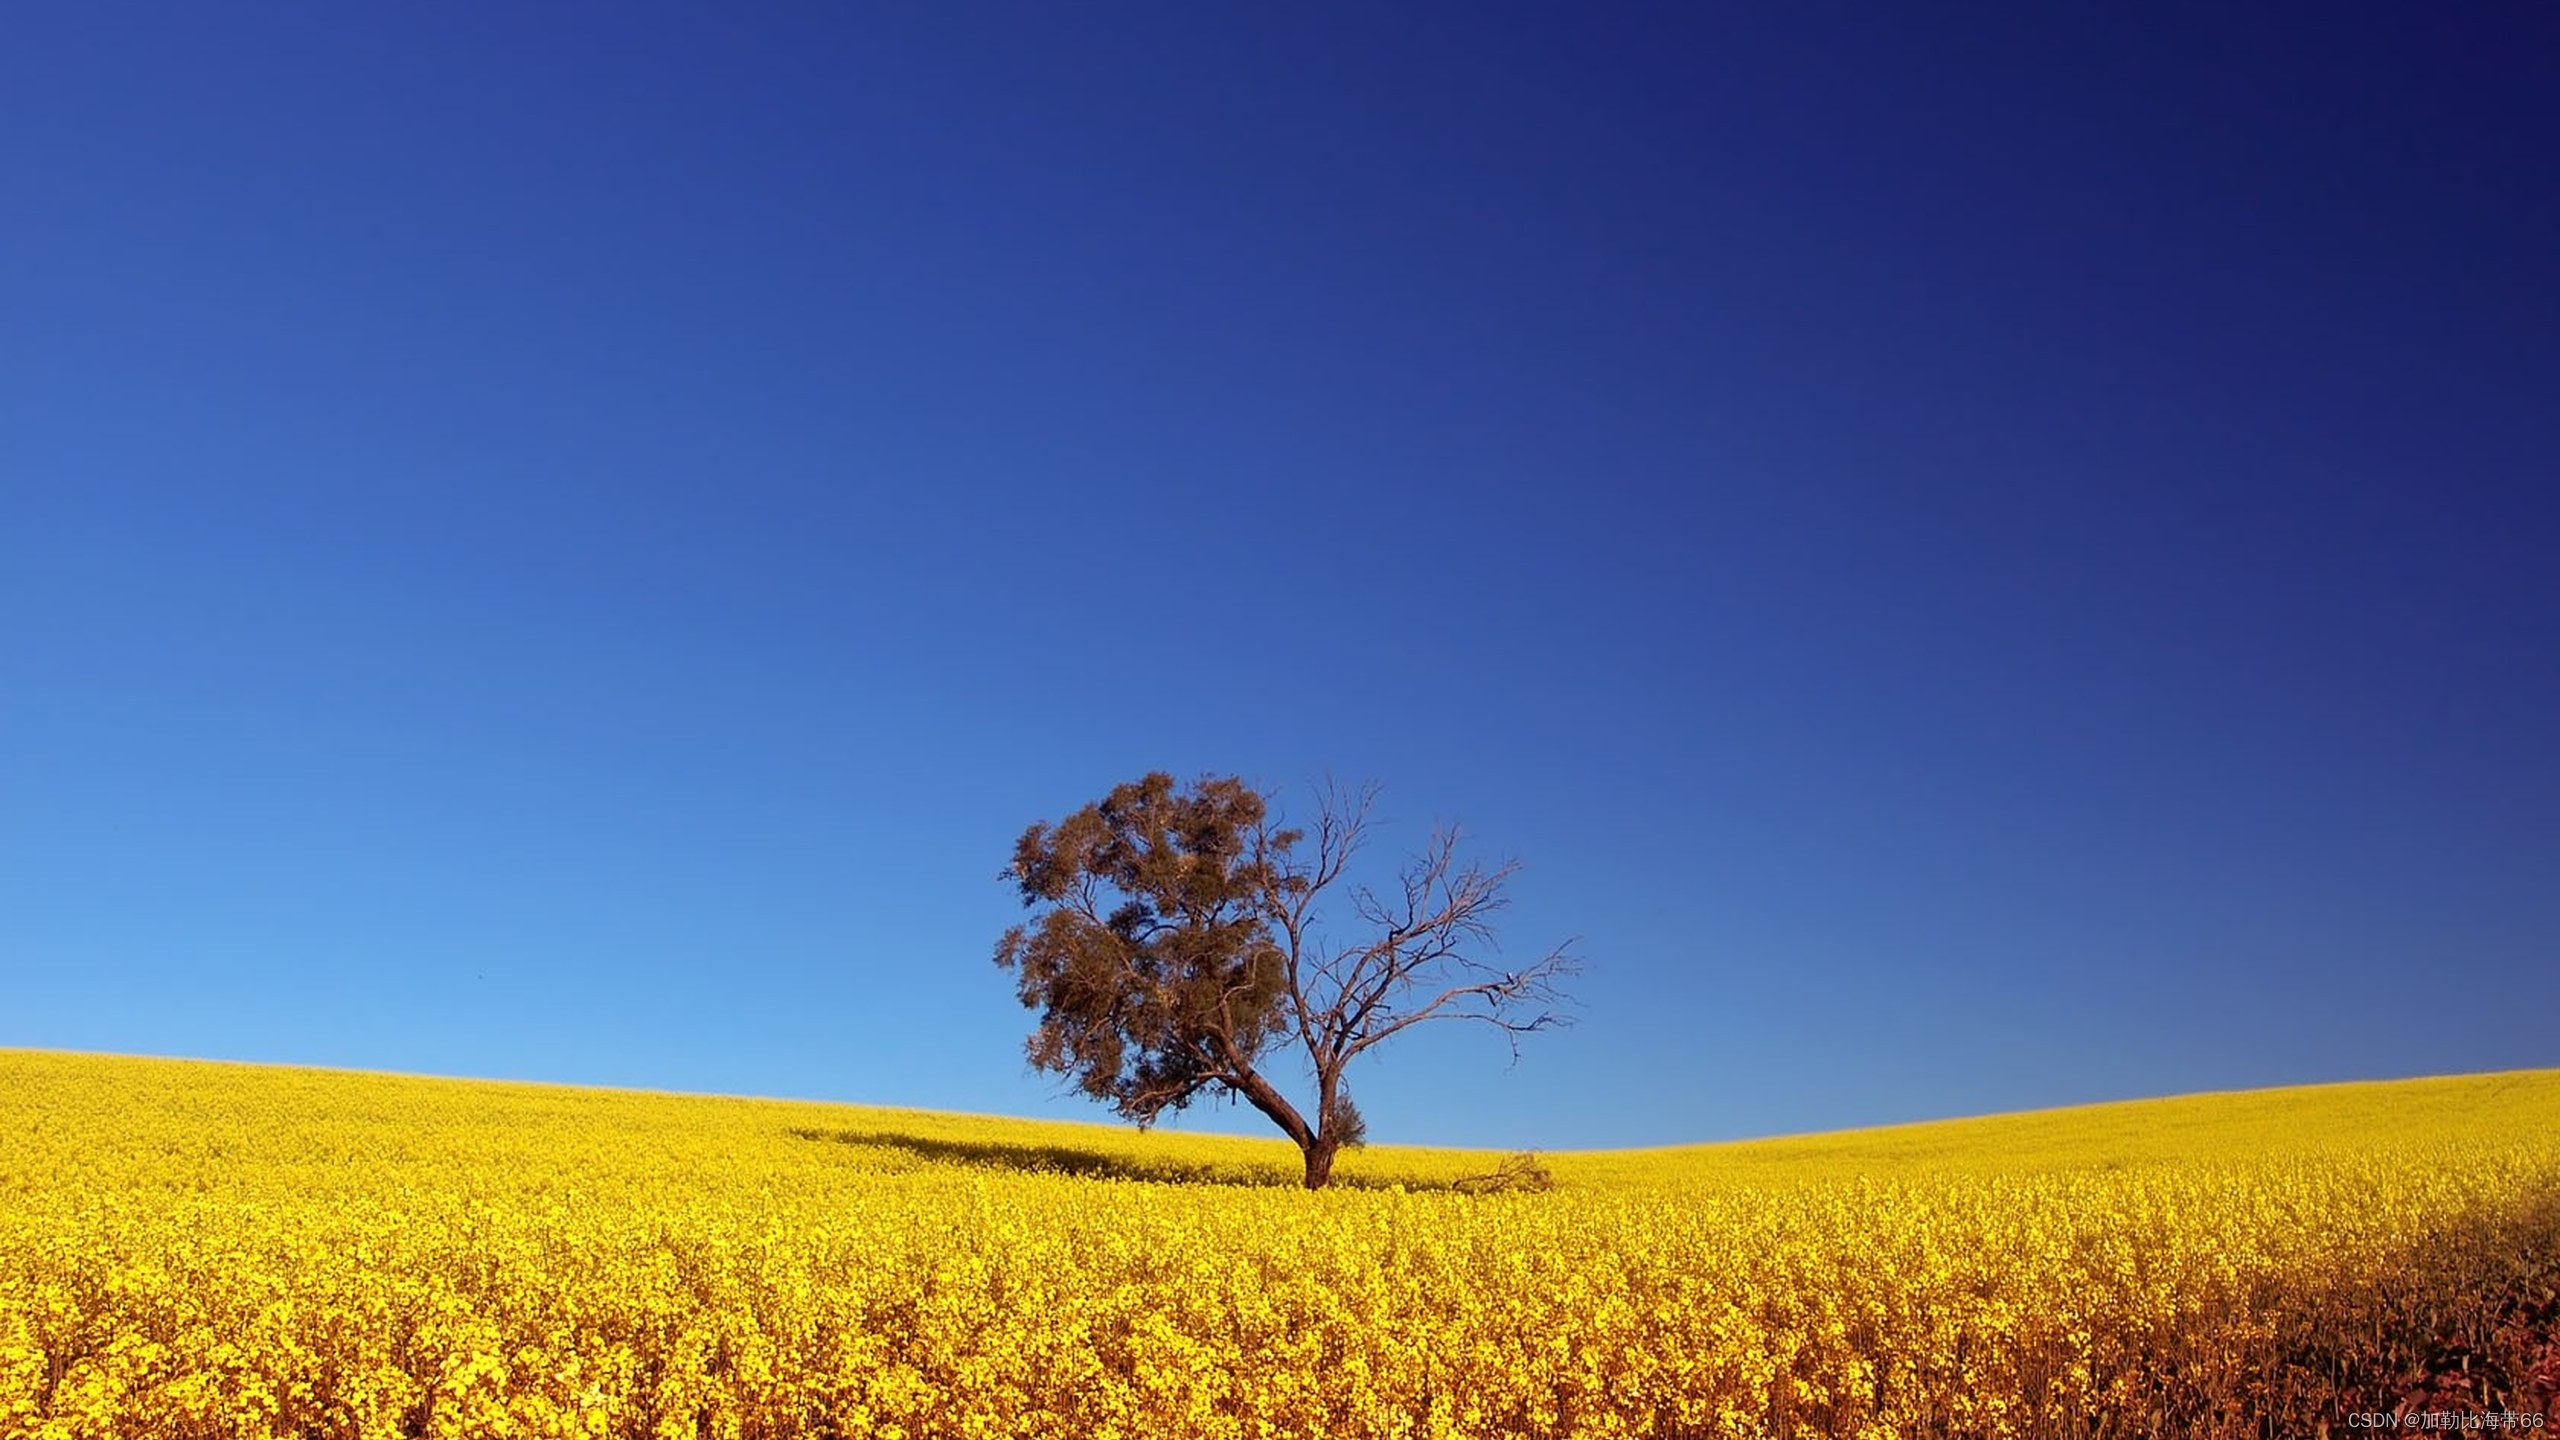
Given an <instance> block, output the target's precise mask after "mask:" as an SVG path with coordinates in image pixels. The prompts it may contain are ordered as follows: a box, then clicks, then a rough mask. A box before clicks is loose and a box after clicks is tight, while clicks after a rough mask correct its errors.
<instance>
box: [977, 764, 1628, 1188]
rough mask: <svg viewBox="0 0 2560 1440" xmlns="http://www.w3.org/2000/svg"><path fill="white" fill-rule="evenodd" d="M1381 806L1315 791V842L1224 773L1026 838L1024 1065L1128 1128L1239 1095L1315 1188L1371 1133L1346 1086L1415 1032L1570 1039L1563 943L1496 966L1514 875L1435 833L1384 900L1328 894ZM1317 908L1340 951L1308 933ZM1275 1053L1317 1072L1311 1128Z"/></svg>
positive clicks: (1154, 782)
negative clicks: (1277, 1133)
mask: <svg viewBox="0 0 2560 1440" xmlns="http://www.w3.org/2000/svg"><path fill="white" fill-rule="evenodd" d="M1377 793H1378V792H1377V787H1376V786H1374V785H1370V786H1364V787H1362V788H1360V789H1358V790H1356V791H1352V792H1348V793H1346V792H1343V791H1341V790H1338V789H1334V788H1331V787H1328V788H1326V789H1325V790H1324V791H1322V792H1321V793H1320V795H1319V797H1318V805H1317V811H1316V816H1315V821H1314V834H1313V835H1312V836H1309V835H1308V834H1307V833H1306V832H1305V831H1301V830H1292V829H1284V828H1282V827H1281V826H1280V824H1279V823H1278V821H1277V820H1276V819H1275V818H1274V817H1273V814H1272V807H1271V804H1270V801H1269V798H1268V797H1267V796H1265V795H1263V794H1262V793H1260V792H1259V791H1256V790H1255V789H1253V787H1251V786H1249V785H1247V784H1245V782H1244V781H1242V780H1240V779H1237V778H1235V777H1234V776H1227V777H1225V778H1219V777H1215V776H1205V777H1203V778H1201V779H1200V780H1198V781H1196V782H1195V783H1193V784H1192V785H1190V786H1189V787H1188V788H1178V787H1177V786H1176V785H1175V783H1174V780H1173V777H1172V776H1170V775H1165V774H1161V773H1159V774H1151V775H1149V776H1147V777H1146V778H1145V779H1143V780H1138V781H1134V782H1132V783H1130V784H1126V785H1122V786H1119V787H1118V788H1116V789H1114V790H1113V791H1112V792H1111V793H1110V794H1109V795H1107V796H1105V797H1103V799H1102V800H1100V801H1099V802H1097V803H1095V804H1091V805H1087V806H1085V807H1084V808H1083V809H1081V810H1078V811H1077V812H1076V813H1074V814H1073V815H1070V816H1068V817H1067V818H1066V819H1064V820H1062V821H1060V822H1058V823H1057V824H1056V825H1049V824H1046V823H1042V824H1036V825H1033V826H1032V827H1031V828H1030V829H1028V830H1025V831H1024V832H1022V838H1021V840H1019V841H1018V842H1016V843H1015V845H1014V849H1013V863H1012V864H1011V865H1008V866H1006V867H1005V869H1004V870H1003V872H1002V874H1001V878H1003V879H1005V880H1009V881H1012V882H1014V883H1015V884H1016V885H1018V886H1019V887H1020V888H1021V891H1022V903H1023V905H1024V906H1025V907H1026V908H1038V907H1046V909H1045V910H1044V912H1043V913H1042V914H1041V915H1040V916H1039V917H1038V918H1037V919H1036V920H1035V921H1034V922H1032V923H1030V924H1025V925H1017V926H1015V927H1013V928H1012V929H1010V930H1008V931H1006V932H1005V934H1004V938H1003V940H1001V941H1000V942H998V943H997V945H996V957H995V958H996V963H997V964H998V965H1001V966H1003V967H1005V968H1006V969H1008V970H1013V971H1015V972H1017V976H1018V979H1019V981H1020V986H1019V988H1020V992H1021V996H1022V1003H1023V1006H1024V1008H1026V1009H1031V1010H1038V1011H1040V1012H1041V1015H1040V1024H1039V1028H1038V1029H1037V1030H1035V1031H1033V1032H1032V1035H1031V1039H1030V1043H1029V1045H1028V1047H1027V1048H1028V1050H1029V1052H1030V1057H1031V1063H1032V1064H1033V1065H1035V1066H1038V1067H1039V1068H1040V1069H1043V1070H1048V1071H1052V1072H1055V1073H1058V1074H1061V1075H1065V1076H1067V1077H1069V1078H1071V1079H1072V1080H1073V1081H1074V1082H1075V1085H1076V1087H1077V1088H1078V1089H1081V1090H1082V1091H1084V1092H1085V1093H1086V1094H1088V1095H1091V1096H1093V1097H1094V1098H1096V1099H1099V1100H1108V1101H1110V1102H1111V1104H1112V1106H1113V1107H1114V1108H1115V1109H1117V1110H1118V1111H1119V1113H1120V1114H1121V1115H1122V1116H1123V1117H1124V1118H1126V1119H1130V1120H1135V1121H1137V1122H1138V1123H1139V1124H1140V1125H1146V1124H1150V1123H1152V1122H1153V1121H1155V1120H1156V1119H1157V1118H1158V1117H1160V1116H1162V1115H1163V1114H1164V1113H1165V1112H1166V1111H1168V1110H1179V1109H1181V1108H1182V1107H1184V1106H1185V1105H1188V1104H1190V1103H1191V1102H1192V1101H1193V1100H1194V1099H1196V1098H1198V1097H1199V1096H1200V1095H1201V1094H1202V1093H1204V1092H1216V1093H1221V1094H1228V1095H1240V1096H1242V1097H1243V1098H1244V1100H1245V1103H1247V1104H1249V1105H1251V1106H1252V1107H1253V1108H1254V1109H1256V1110H1259V1111H1261V1112H1262V1113H1263V1114H1264V1115H1265V1116H1267V1117H1269V1119H1270V1121H1271V1123H1272V1124H1274V1125H1277V1126H1279V1127H1280V1129H1281V1131H1282V1132H1283V1133H1285V1134H1286V1135H1287V1136H1288V1137H1289V1138H1290V1139H1291V1140H1293V1141H1295V1142H1297V1146H1298V1149H1299V1150H1300V1152H1302V1153H1303V1154H1304V1155H1305V1157H1306V1166H1307V1171H1306V1185H1307V1188H1308V1189H1310V1190H1321V1189H1323V1188H1324V1186H1325V1184H1326V1183H1327V1182H1328V1181H1330V1180H1331V1179H1332V1177H1333V1161H1334V1156H1335V1155H1336V1154H1337V1153H1338V1152H1339V1151H1341V1149H1342V1148H1343V1147H1344V1146H1346V1145H1357V1144H1359V1143H1361V1140H1362V1139H1363V1136H1364V1133H1365V1127H1364V1126H1363V1124H1362V1122H1361V1119H1360V1112H1359V1111H1358V1110H1357V1109H1356V1108H1354V1107H1353V1105H1352V1103H1351V1094H1350V1091H1349V1090H1347V1089H1346V1088H1344V1085H1343V1078H1342V1077H1343V1071H1344V1069H1345V1068H1346V1067H1348V1066H1349V1065H1350V1063H1351V1061H1352V1060H1353V1059H1354V1058H1355V1057H1357V1056H1359V1055H1360V1054H1361V1053H1362V1052H1363V1051H1366V1050H1368V1049H1369V1048H1370V1047H1372V1046H1375V1045H1377V1044H1380V1043H1381V1042H1383V1041H1385V1040H1386V1039H1388V1038H1389V1037H1391V1036H1393V1035H1396V1034H1398V1033H1400V1032H1402V1031H1404V1030H1406V1029H1408V1028H1410V1027H1412V1026H1415V1025H1419V1024H1421V1023H1422V1022H1423V1021H1425V1020H1473V1021H1478V1022H1480V1023H1483V1024H1486V1025H1490V1026H1492V1027H1494V1028H1495V1029H1497V1030H1499V1031H1501V1032H1502V1033H1503V1034H1504V1036H1505V1037H1506V1038H1507V1039H1509V1040H1510V1042H1511V1045H1512V1050H1513V1054H1514V1056H1515V1057H1516V1056H1517V1054H1518V1050H1519V1039H1520V1037H1521V1036H1522V1035H1525V1034H1528V1033H1530V1032H1531V1031H1535V1030H1545V1029H1548V1028H1551V1027H1553V1026H1557V1025H1561V1024H1563V1023H1565V1021H1564V1017H1563V1016H1561V1015H1560V1014H1558V1013H1557V1009H1558V1007H1559V1006H1560V1005H1562V1004H1563V1003H1564V997H1563V995H1562V994H1561V992H1559V991H1558V990H1557V989H1556V988H1555V987H1556V983H1557V982H1558V981H1560V980H1562V979H1564V978H1566V977H1568V976H1570V975H1572V974H1574V973H1575V972H1576V969H1577V963H1576V960H1575V957H1574V956H1572V955H1571V954H1570V953H1569V950H1570V942H1568V944H1566V945H1560V946H1558V947H1556V948H1555V949H1553V950H1550V951H1548V952H1547V953H1546V954H1545V955H1544V956H1542V957H1541V958H1539V959H1538V960H1536V961H1534V962H1532V963H1530V964H1528V965H1523V966H1517V967H1513V966H1505V965H1501V964H1498V963H1496V961H1495V959H1494V958H1493V957H1494V956H1495V954H1496V953H1497V952H1496V951H1495V948H1494V944H1493V928H1492V925H1491V923H1490V921H1491V919H1492V916H1493V914H1494V912H1496V911H1498V910H1500V909H1501V908H1502V907H1503V906H1504V904H1506V903H1507V897H1506V896H1505V894H1504V886H1505V885H1506V884H1507V883H1508V882H1509V880H1510V878H1511V876H1512V874H1513V873H1514V872H1515V871H1516V870H1517V869H1518V868H1519V865H1518V862H1517V861H1506V862H1504V863H1502V864H1499V865H1495V866H1492V867H1490V868H1487V867H1486V866H1484V865H1481V864H1478V863H1476V862H1473V861H1462V860H1461V859H1460V857H1459V854H1458V832H1457V831H1456V829H1455V828H1453V827H1443V828H1441V829H1439V830H1436V831H1434V832H1433V834H1432V836H1431V838H1430V840H1429V841H1428V842H1427V843H1426V844H1425V845H1424V846H1423V847H1422V849H1421V850H1420V851H1419V852H1417V853H1416V854H1415V855H1413V856H1412V857H1411V858H1410V859H1408V860H1407V861H1406V862H1405V864H1404V865H1403V867H1402V868H1401V869H1400V870H1399V871H1398V872H1397V877H1396V885H1395V887H1394V888H1393V889H1392V890H1387V891H1383V892H1382V891H1378V890H1373V889H1371V888H1369V887H1367V886H1365V885H1360V884H1357V883H1352V884H1349V885H1348V886H1347V887H1346V886H1343V885H1342V881H1343V873H1344V870H1345V867H1346V866H1347V865H1348V864H1349V863H1350V861H1351V858H1352V856H1353V855H1354V853H1356V852H1357V851H1358V850H1359V849H1360V848H1361V844H1362V842H1363V840H1364V839H1365V838H1366V833H1367V830H1368V827H1369V823H1370V822H1369V812H1370V808H1371V806H1372V804H1373V803H1374V802H1375V800H1376V798H1377ZM1310 840H1312V849H1311V852H1310V851H1302V850H1301V849H1300V848H1299V847H1300V846H1302V845H1305V844H1307V843H1308V842H1309V841H1310ZM1329 894H1338V895H1339V896H1340V898H1341V900H1342V901H1343V902H1344V906H1345V908H1347V910H1348V912H1349V916H1350V922H1349V924H1348V926H1347V928H1348V929H1349V930H1350V931H1352V932H1355V934H1354V938H1351V939H1348V940H1336V939H1333V938H1331V937H1330V935H1329V933H1326V932H1324V931H1323V930H1322V928H1321V926H1320V923H1319V915H1318V906H1319V902H1321V901H1324V900H1325V899H1326V898H1327V897H1328V895H1329ZM1291 1041H1295V1042H1297V1046H1298V1047H1299V1048H1301V1049H1303V1050H1304V1052H1305V1057H1306V1060H1307V1062H1308V1066H1309V1068H1310V1069H1311V1070H1312V1071H1313V1072H1314V1077H1315V1108H1314V1110H1313V1112H1312V1118H1310V1114H1309V1112H1305V1111H1301V1110H1300V1109H1299V1108H1298V1107H1297V1106H1296V1105H1294V1104H1291V1103H1290V1101H1289V1099H1288V1097H1287V1096H1285V1095H1283V1094H1282V1093H1281V1092H1280V1089H1279V1087H1277V1086H1275V1085H1274V1084H1273V1083H1272V1081H1271V1079H1270V1076H1269V1074H1268V1073H1267V1071H1268V1068H1269V1067H1270V1065H1271V1063H1272V1058H1273V1057H1274V1055H1276V1054H1284V1053H1286V1052H1287V1051H1288V1050H1289V1048H1290V1042H1291Z"/></svg>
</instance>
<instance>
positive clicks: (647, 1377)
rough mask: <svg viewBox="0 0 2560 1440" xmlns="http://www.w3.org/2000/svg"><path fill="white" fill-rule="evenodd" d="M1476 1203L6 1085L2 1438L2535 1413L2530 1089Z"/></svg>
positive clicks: (2543, 1331) (695, 1121)
mask: <svg viewBox="0 0 2560 1440" xmlns="http://www.w3.org/2000/svg"><path fill="white" fill-rule="evenodd" d="M1500 1158H1501V1157H1499V1156H1495V1155H1487V1154H1477V1153H1465V1152H1453V1151H1431V1150H1409V1149H1397V1148H1392V1147H1376V1148H1372V1149H1369V1150H1366V1151H1361V1152H1357V1153H1355V1154H1353V1155H1351V1156H1350V1157H1348V1158H1347V1160H1346V1161H1345V1163H1344V1165H1343V1167H1342V1171H1341V1181H1342V1184H1341V1188H1338V1189H1336V1190H1333V1191H1328V1192H1324V1193H1320V1194H1308V1193H1305V1192H1303V1191H1300V1190H1297V1189H1294V1188H1291V1185H1290V1183H1289V1182H1291V1181H1292V1180H1293V1179H1294V1177H1295V1174H1296V1167H1297V1156H1296V1152H1295V1151H1294V1150H1293V1149H1291V1148H1289V1147H1288V1146H1287V1145H1285V1144H1284V1143H1281V1142H1277V1141H1274V1142H1270V1143H1264V1142H1259V1141H1250V1140H1231V1139H1220V1138H1204V1137H1195V1136H1177V1135H1168V1134H1162V1133H1156V1134H1137V1133H1133V1132H1129V1131H1125V1130H1119V1129H1112V1128H1107V1127H1101V1126H1077V1125H1057V1124H1042V1123H1034V1122H1028V1121H1010V1120H995V1119H977V1118H972V1117H965V1116H955V1115H941V1114H929V1113H921V1112H909V1111H892V1110H877V1109H862V1108H856V1107H849V1106H830V1105H817V1104H803V1103H794V1102H783V1101H762V1100H731V1099H714V1098H702V1097H690V1096H673V1095H654V1094H641V1093H628V1092H613V1091H594V1090H576V1089H566V1088H551V1087H537V1086H526V1085H504V1084H494V1083H478V1082H463V1081H444V1080H428V1079H412V1078H404V1077H393V1076H379V1075H361V1074H342V1073H333V1072H321V1071H308V1070H290V1069H276V1068H263V1067H250V1066H235V1065H217V1064H207V1063H197V1062H183V1061H160V1060H133V1059H117V1058H106V1057H96V1056H77V1055H62V1054H51V1053H38V1052H23V1051H0V1436H5V1437H39V1436H40V1437H47V1440H55V1437H60V1440H71V1437H108V1436H114V1437H125V1436H152V1437H162V1436H166V1437H196V1436H204V1437H213V1436H221V1437H250V1436H259V1437H264V1436H331V1437H340V1436H343V1437H367V1440H371V1437H384V1440H388V1437H395V1436H454V1437H463V1436H471V1437H478V1436H516V1435H523V1436H615V1437H623V1436H629V1437H638V1436H652V1437H678V1436H682V1437H694V1436H719V1437H739V1440H746V1437H785V1436H847V1437H850V1436H883V1437H890V1436H905V1437H926V1436H950V1437H963V1436H969V1437H977V1436H983V1437H1011V1436H1057V1437H1077V1440H1081V1437H1086V1436H1096V1437H1113V1436H1121V1437H1135V1436H1206V1437H1239V1440H1241V1437H1276V1436H1325V1437H1336V1436H1339V1437H1361V1436H1415V1437H1424V1436H1431V1437H1454V1436H1497V1435H1498V1436H1510V1435H1529V1436H1710V1435H1735V1436H1746V1435H1824V1436H1830V1435H1839V1436H1867V1437H1882V1436H1941V1435H1944V1436H2042V1435H2089V1436H2098V1435H2106V1436H2118V1435H2124V1436H2132V1435H2161V1436H2172V1435H2174V1436H2187V1435H2271V1436H2274V1435H2283V1436H2290V1435H2316V1434H2321V1433H2324V1432H2325V1433H2330V1434H2337V1435H2346V1434H2349V1433H2353V1430H2352V1428H2351V1426H2350V1420H2351V1418H2352V1417H2356V1416H2360V1415H2370V1414H2372V1413H2375V1412H2377V1411H2387V1410H2392V1409H2394V1408H2395V1407H2398V1406H2402V1405H2403V1404H2404V1403H2409V1404H2418V1405H2423V1406H2431V1407H2434V1408H2437V1409H2441V1410H2444V1411H2447V1412H2451V1411H2455V1410H2466V1409H2467V1410H2471V1411H2485V1412H2487V1413H2490V1414H2493V1415H2494V1414H2497V1413H2500V1412H2501V1411H2504V1412H2508V1413H2512V1414H2516V1415H2522V1414H2525V1413H2528V1411H2530V1410H2531V1409H2532V1407H2533V1406H2535V1405H2536V1404H2537V1403H2539V1404H2543V1405H2547V1404H2548V1397H2547V1395H2544V1394H2543V1393H2542V1392H2540V1391H2538V1390H2536V1389H2535V1387H2536V1385H2538V1384H2539V1383H2541V1382H2540V1380H2539V1379H2537V1375H2536V1370H2535V1367H2536V1366H2540V1367H2542V1369H2543V1370H2544V1371H2547V1372H2552V1373H2550V1374H2549V1375H2546V1376H2544V1377H2543V1378H2549V1379H2555V1380H2560V1358H2555V1356H2560V1347H2555V1346H2554V1345H2553V1343H2552V1342H2553V1341H2555V1340H2560V1330H2555V1329H2554V1324H2555V1318H2554V1313H2553V1303H2554V1296H2553V1293H2552V1287H2553V1286H2554V1285H2555V1283H2560V1199H2555V1197H2560V1071H2536V1072H2524V1073H2516V1074H2507V1075H2489V1076H2476V1077H2464V1078H2457V1079H2446V1080H2427V1081H2411V1082H2403V1083H2393V1084H2372V1085H2342V1086H2328V1087H2320V1088H2315V1089H2304V1090H2293V1091H2269V1092H2256V1093H2250V1094H2241V1095H2222V1096H2199V1097H2193V1098H2188V1099H2181V1100H2171V1101H2157V1102H2142V1103H2134V1104H2124V1105H2112V1106H2101V1107H2094V1108H2088V1109H2080V1110H2070V1111H2053V1112H2045V1113H2039V1114H2032V1115H2020V1116H2010V1117H2001V1118H1995V1119H1989V1120H1980V1121H1964V1122H1950V1123H1945V1124H1937V1125H1925V1126H1910V1127H1903V1128H1897V1129H1889V1130H1876V1131H1867V1132H1857V1133H1843V1134H1835V1135H1822V1136H1810V1137H1802V1138H1798V1139H1792V1140H1778V1141H1765V1142H1757V1143H1752V1144H1741V1145H1727V1146H1708V1147H1696V1148H1689V1149H1679V1150H1661V1151H1643V1152H1615V1153H1588V1154H1575V1153H1565V1154H1558V1155H1553V1156H1550V1157H1547V1163H1548V1164H1549V1166H1550V1168H1551V1169H1552V1170H1553V1172H1554V1174H1555V1178H1556V1181H1557V1185H1556V1188H1555V1189H1554V1190H1552V1191H1549V1192H1545V1193H1496V1194H1469V1193H1461V1192H1459V1191H1458V1190H1456V1189H1454V1188H1452V1187H1453V1182H1455V1181H1457V1180H1459V1179H1461V1178H1463V1177H1466V1176H1469V1175H1474V1174H1480V1173H1483V1172H1486V1171H1489V1170H1491V1169H1492V1168H1493V1166H1494V1165H1495V1164H1496V1163H1497V1162H1498V1161H1499V1160H1500ZM2456 1361H2459V1362H2460V1364H2459V1365H2457V1364H2456ZM2413 1397H2414V1398H2413ZM2550 1423H2551V1425H2552V1426H2553V1427H2554V1428H2560V1415H2555V1416H2553V1417H2552V1419H2551V1422H2550ZM2519 1427H2521V1422H2519Z"/></svg>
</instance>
